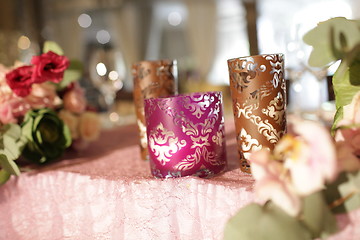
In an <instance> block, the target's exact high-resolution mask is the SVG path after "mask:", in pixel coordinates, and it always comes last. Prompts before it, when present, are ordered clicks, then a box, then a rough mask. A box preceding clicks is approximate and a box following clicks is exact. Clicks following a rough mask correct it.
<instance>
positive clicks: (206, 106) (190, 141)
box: [145, 92, 227, 178]
mask: <svg viewBox="0 0 360 240" xmlns="http://www.w3.org/2000/svg"><path fill="white" fill-rule="evenodd" d="M145 116H146V126H147V137H148V151H149V156H150V166H151V172H152V175H153V176H155V177H158V178H168V177H182V176H189V175H196V176H199V177H211V176H213V175H215V174H218V173H220V172H221V171H223V170H224V168H225V167H226V165H227V161H226V146H225V145H226V144H225V129H224V118H223V107H222V94H221V92H205V93H192V94H184V95H178V96H174V97H168V98H153V99H146V100H145Z"/></svg>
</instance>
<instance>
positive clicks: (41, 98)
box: [25, 82, 62, 109]
mask: <svg viewBox="0 0 360 240" xmlns="http://www.w3.org/2000/svg"><path fill="white" fill-rule="evenodd" d="M25 100H26V102H27V103H28V104H30V105H31V107H32V108H33V109H40V108H46V107H47V108H52V109H54V108H55V107H57V106H60V105H61V103H62V101H61V99H60V97H59V96H58V95H57V92H56V86H55V85H54V84H52V83H49V82H44V83H40V84H38V83H35V84H33V85H32V90H31V93H30V94H29V95H28V96H27V97H26V99H25Z"/></svg>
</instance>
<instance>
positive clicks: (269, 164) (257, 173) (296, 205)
mask: <svg viewBox="0 0 360 240" xmlns="http://www.w3.org/2000/svg"><path fill="white" fill-rule="evenodd" d="M251 172H252V175H253V177H254V178H255V180H256V184H255V194H256V195H257V196H258V197H259V198H261V199H262V200H264V201H267V200H272V201H273V202H274V203H275V204H276V205H277V206H279V207H280V208H282V209H283V210H284V211H285V212H287V213H288V214H289V215H291V216H297V215H298V214H299V213H300V210H301V201H300V197H299V196H298V195H297V193H296V192H295V190H294V188H293V187H292V186H291V180H290V176H289V174H284V173H286V169H285V168H284V166H283V165H282V164H281V163H280V162H279V161H275V160H274V159H273V156H272V155H271V153H270V151H269V150H267V149H263V150H260V151H257V152H254V153H252V154H251Z"/></svg>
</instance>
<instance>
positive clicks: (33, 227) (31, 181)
mask: <svg viewBox="0 0 360 240" xmlns="http://www.w3.org/2000/svg"><path fill="white" fill-rule="evenodd" d="M232 125H233V124H227V126H226V127H227V129H226V130H227V135H226V137H227V153H228V162H229V166H228V169H227V170H226V172H224V173H223V174H221V175H218V176H216V177H214V178H211V179H200V178H197V177H184V178H176V179H165V180H161V179H154V178H153V177H152V176H151V174H150V169H149V163H148V162H144V161H141V160H140V153H139V148H138V145H137V131H136V128H135V125H134V126H133V125H131V126H126V127H121V128H117V129H113V130H107V131H104V132H103V134H102V136H101V138H100V139H99V141H97V142H95V143H93V144H92V145H91V146H90V147H89V148H88V149H87V150H86V151H85V152H81V153H75V152H72V153H67V154H66V156H64V160H62V161H59V162H56V163H53V164H51V165H48V166H43V167H41V168H38V169H36V170H33V171H30V172H27V173H24V174H22V175H21V176H20V177H18V178H12V179H11V180H10V181H9V182H7V183H6V184H5V185H3V186H1V187H0V216H1V217H0V239H12V240H16V239H31V240H33V239H37V240H40V239H101V240H103V239H137V240H139V239H182V240H183V239H184V240H185V239H189V240H190V239H191V240H193V239H222V236H223V230H224V226H225V223H226V221H227V220H228V219H229V218H230V217H231V216H232V215H234V214H235V213H236V212H237V211H238V210H239V209H240V208H241V207H243V206H245V205H246V204H248V203H250V202H253V201H254V195H253V193H252V187H253V179H252V177H251V176H250V175H247V174H244V173H242V172H241V171H240V169H239V165H238V161H237V152H236V146H235V144H236V142H235V137H234V129H233V126H232ZM339 218H341V228H342V229H343V231H342V232H340V233H339V234H338V235H337V236H335V237H334V238H333V239H342V240H343V239H348V240H350V239H352V240H355V239H360V229H359V226H360V211H354V212H353V213H352V214H350V215H349V217H345V216H340V217H339Z"/></svg>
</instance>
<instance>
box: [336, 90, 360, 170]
mask: <svg viewBox="0 0 360 240" xmlns="http://www.w3.org/2000/svg"><path fill="white" fill-rule="evenodd" d="M359 127H360V92H358V93H357V94H356V95H355V96H354V97H353V99H352V102H351V103H350V104H349V105H347V106H344V115H343V119H342V120H341V121H339V123H338V124H337V131H336V134H335V141H336V146H337V150H338V159H339V165H340V166H339V167H340V169H341V170H343V171H350V172H353V171H357V170H360V128H359Z"/></svg>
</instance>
